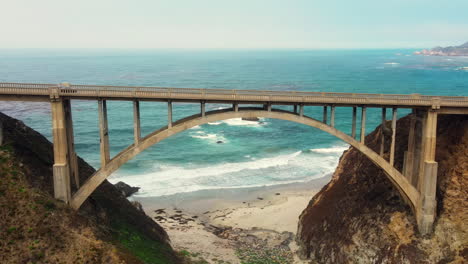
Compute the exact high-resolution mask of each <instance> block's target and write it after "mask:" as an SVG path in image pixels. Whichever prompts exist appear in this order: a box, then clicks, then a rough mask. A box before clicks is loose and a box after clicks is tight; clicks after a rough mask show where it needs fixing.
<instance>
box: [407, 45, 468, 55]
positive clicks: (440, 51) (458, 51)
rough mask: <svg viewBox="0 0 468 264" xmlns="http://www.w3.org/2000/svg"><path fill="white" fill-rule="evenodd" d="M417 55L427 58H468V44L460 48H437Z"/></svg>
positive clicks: (416, 53)
mask: <svg viewBox="0 0 468 264" xmlns="http://www.w3.org/2000/svg"><path fill="white" fill-rule="evenodd" d="M414 54H415V55H425V56H468V42H466V43H465V44H463V45H460V46H450V47H435V48H433V49H430V50H427V49H424V50H421V51H416V52H415V53H414Z"/></svg>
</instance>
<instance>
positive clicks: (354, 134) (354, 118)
mask: <svg viewBox="0 0 468 264" xmlns="http://www.w3.org/2000/svg"><path fill="white" fill-rule="evenodd" d="M356 120H357V107H355V106H354V107H353V125H352V127H351V137H352V138H353V139H356Z"/></svg>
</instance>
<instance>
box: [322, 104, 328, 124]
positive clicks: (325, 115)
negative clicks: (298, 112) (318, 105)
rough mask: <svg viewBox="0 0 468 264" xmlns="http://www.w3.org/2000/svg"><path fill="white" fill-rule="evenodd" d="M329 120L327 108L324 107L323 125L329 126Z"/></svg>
mask: <svg viewBox="0 0 468 264" xmlns="http://www.w3.org/2000/svg"><path fill="white" fill-rule="evenodd" d="M327 119H328V116H327V106H324V107H323V123H324V124H327Z"/></svg>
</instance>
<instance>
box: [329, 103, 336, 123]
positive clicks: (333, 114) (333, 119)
mask: <svg viewBox="0 0 468 264" xmlns="http://www.w3.org/2000/svg"><path fill="white" fill-rule="evenodd" d="M330 126H331V127H335V106H332V107H331V113H330Z"/></svg>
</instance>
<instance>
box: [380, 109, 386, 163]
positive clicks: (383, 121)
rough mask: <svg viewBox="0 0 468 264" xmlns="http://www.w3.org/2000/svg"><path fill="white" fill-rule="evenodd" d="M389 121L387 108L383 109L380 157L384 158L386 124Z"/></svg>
mask: <svg viewBox="0 0 468 264" xmlns="http://www.w3.org/2000/svg"><path fill="white" fill-rule="evenodd" d="M386 121H387V108H382V125H381V127H380V131H381V133H380V156H381V157H383V155H384V151H385V133H384V130H385V122H386Z"/></svg>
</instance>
